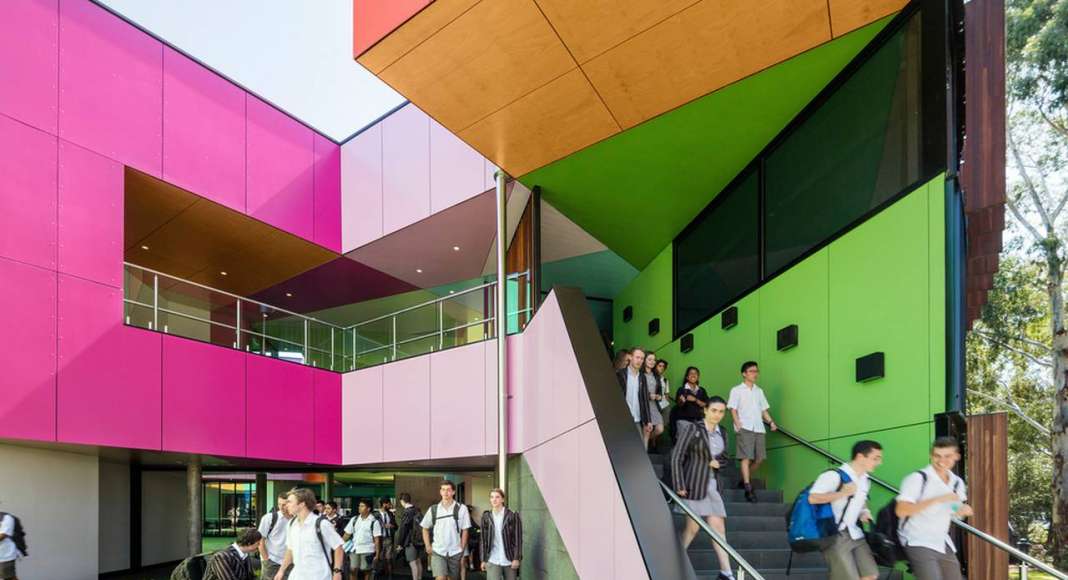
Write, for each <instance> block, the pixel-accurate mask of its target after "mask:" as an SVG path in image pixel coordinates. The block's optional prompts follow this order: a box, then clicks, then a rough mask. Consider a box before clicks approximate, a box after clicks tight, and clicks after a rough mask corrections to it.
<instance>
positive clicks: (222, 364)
mask: <svg viewBox="0 0 1068 580" xmlns="http://www.w3.org/2000/svg"><path fill="white" fill-rule="evenodd" d="M246 356H252V355H247V354H245V353H243V352H241V351H238V350H231V349H228V348H219V347H218V346H215V345H211V344H206V343H201V342H197V341H194V340H187V339H184V338H177V337H173V336H164V337H163V450H164V451H180V452H184V453H208V454H212V455H229V456H233V457H240V456H244V455H245V413H244V410H245V357H246Z"/></svg>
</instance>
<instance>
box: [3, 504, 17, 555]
mask: <svg viewBox="0 0 1068 580" xmlns="http://www.w3.org/2000/svg"><path fill="white" fill-rule="evenodd" d="M0 534H4V535H5V536H7V537H6V538H4V541H2V542H0V562H10V561H12V560H15V559H17V558H18V557H19V550H18V548H16V547H15V540H13V539H12V536H14V535H15V518H14V517H12V516H11V514H4V519H3V520H0Z"/></svg>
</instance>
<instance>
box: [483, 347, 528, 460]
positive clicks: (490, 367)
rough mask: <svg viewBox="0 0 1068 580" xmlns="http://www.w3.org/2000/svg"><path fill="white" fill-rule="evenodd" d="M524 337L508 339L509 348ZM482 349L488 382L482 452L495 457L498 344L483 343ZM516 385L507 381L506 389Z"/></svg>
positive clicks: (484, 374) (485, 375) (485, 397)
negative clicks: (517, 339)
mask: <svg viewBox="0 0 1068 580" xmlns="http://www.w3.org/2000/svg"><path fill="white" fill-rule="evenodd" d="M522 336H523V335H522V334H517V335H513V336H510V337H508V346H509V348H517V346H516V345H517V341H516V340H514V339H515V338H520V337H522ZM482 347H483V356H482V358H483V361H484V363H485V366H484V369H485V372H484V373H483V376H484V379H483V380H484V381H486V390H485V394H484V402H483V404H484V405H485V407H486V416H485V421H484V422H483V426H482V433H483V443H482V450H483V451H482V452H483V453H484V454H485V455H493V454H495V453H497V343H496V342H495V341H492V340H490V341H486V342H483V343H482ZM514 384H515V383H512V382H511V381H508V380H505V386H506V387H505V388H507V387H508V386H509V385H514ZM508 446H509V448H511V447H512V441H511V440H509V442H508Z"/></svg>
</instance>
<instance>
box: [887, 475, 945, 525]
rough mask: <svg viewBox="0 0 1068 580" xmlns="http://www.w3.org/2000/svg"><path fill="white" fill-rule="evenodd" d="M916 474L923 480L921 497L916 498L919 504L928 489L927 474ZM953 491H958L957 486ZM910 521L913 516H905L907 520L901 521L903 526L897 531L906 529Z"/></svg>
mask: <svg viewBox="0 0 1068 580" xmlns="http://www.w3.org/2000/svg"><path fill="white" fill-rule="evenodd" d="M916 473H918V474H920V479H922V480H923V481H922V482H921V483H920V497H918V498H916V500H917V502H919V500H920V499H923V491H924V490H925V489H927V472H926V471H924V470H922V469H919V470H917V471H916ZM953 491H957V488H956V486H954V488H953ZM910 519H912V516H905V519H903V520H901V524H900V525H899V526H898V527H897V529H898V530H903V529H905V524H907V523H909V520H910Z"/></svg>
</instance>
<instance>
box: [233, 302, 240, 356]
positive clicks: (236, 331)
mask: <svg viewBox="0 0 1068 580" xmlns="http://www.w3.org/2000/svg"><path fill="white" fill-rule="evenodd" d="M235 322H236V324H234V339H235V342H234V348H236V349H238V350H241V301H240V300H238V301H237V317H236V319H235Z"/></svg>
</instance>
